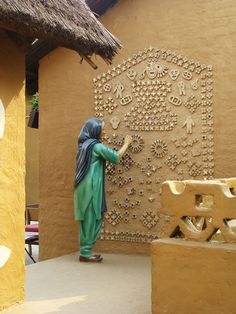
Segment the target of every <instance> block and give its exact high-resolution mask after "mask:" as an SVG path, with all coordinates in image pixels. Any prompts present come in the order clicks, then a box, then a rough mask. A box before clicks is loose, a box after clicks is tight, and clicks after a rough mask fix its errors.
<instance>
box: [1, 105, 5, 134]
mask: <svg viewBox="0 0 236 314" xmlns="http://www.w3.org/2000/svg"><path fill="white" fill-rule="evenodd" d="M4 127H5V109H4V106H3V103H2V101H1V99H0V138H3V134H4Z"/></svg>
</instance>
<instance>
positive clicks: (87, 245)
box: [74, 119, 132, 262]
mask: <svg viewBox="0 0 236 314" xmlns="http://www.w3.org/2000/svg"><path fill="white" fill-rule="evenodd" d="M103 127H104V122H103V121H102V120H99V119H89V120H88V121H87V122H86V123H85V124H84V126H83V128H82V130H81V132H80V135H79V139H78V153H77V157H76V173H75V191H74V204H75V219H76V220H79V234H80V240H79V242H80V257H79V260H80V261H81V262H101V261H102V257H101V256H100V255H93V254H92V248H93V246H94V244H95V242H96V240H97V239H98V237H99V235H100V232H101V228H102V224H103V216H104V212H105V211H106V210H107V208H106V199H105V189H104V188H105V163H106V160H107V161H109V162H111V163H114V164H116V163H118V162H119V160H120V158H121V157H122V156H123V155H124V153H125V152H126V150H127V148H128V146H129V144H130V143H131V142H132V137H131V136H130V135H127V136H126V138H125V141H124V145H123V146H122V147H121V149H120V150H119V151H118V152H117V151H116V150H114V149H111V148H109V147H107V146H106V145H104V144H102V143H101V142H100V139H101V135H102V129H103Z"/></svg>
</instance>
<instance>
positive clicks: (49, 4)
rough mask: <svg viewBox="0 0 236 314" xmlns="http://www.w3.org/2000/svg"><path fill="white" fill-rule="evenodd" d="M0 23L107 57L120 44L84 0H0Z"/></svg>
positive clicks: (110, 58)
mask: <svg viewBox="0 0 236 314" xmlns="http://www.w3.org/2000/svg"><path fill="white" fill-rule="evenodd" d="M0 27H2V28H5V29H8V30H12V31H15V32H18V33H21V34H23V35H25V36H30V37H34V38H39V39H43V40H45V41H50V42H52V43H55V44H57V45H59V46H63V47H67V48H70V49H73V50H75V51H77V52H79V53H80V54H82V55H84V56H87V57H88V56H91V55H92V54H93V53H95V54H98V55H100V56H101V57H102V58H103V59H105V60H107V61H111V60H112V57H113V56H114V55H115V53H116V52H117V49H118V48H120V47H121V45H120V42H119V40H118V39H116V38H115V37H114V36H113V35H112V34H111V33H110V32H109V31H108V30H107V29H106V28H105V27H104V26H103V25H102V24H101V23H100V22H99V21H98V20H97V18H96V17H95V16H94V14H93V13H92V12H91V11H90V9H89V8H88V6H87V5H86V3H85V2H84V0H24V1H22V0H10V1H9V0H1V1H0Z"/></svg>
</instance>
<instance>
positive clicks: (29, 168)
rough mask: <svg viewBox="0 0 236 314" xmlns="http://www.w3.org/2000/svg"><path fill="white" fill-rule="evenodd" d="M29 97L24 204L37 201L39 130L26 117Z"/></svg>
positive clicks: (29, 109)
mask: <svg viewBox="0 0 236 314" xmlns="http://www.w3.org/2000/svg"><path fill="white" fill-rule="evenodd" d="M29 101H30V97H29V96H28V99H27V101H26V104H27V106H26V117H27V118H26V133H25V140H26V146H25V149H26V155H25V157H26V177H25V192H26V195H25V197H26V204H35V203H39V130H38V129H34V128H29V127H28V126H27V124H28V117H29V114H30V111H31V106H30V105H29Z"/></svg>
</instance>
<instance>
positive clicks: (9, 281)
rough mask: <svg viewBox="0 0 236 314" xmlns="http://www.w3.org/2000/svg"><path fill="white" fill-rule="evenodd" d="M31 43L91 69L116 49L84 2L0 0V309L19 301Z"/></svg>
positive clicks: (116, 45)
mask: <svg viewBox="0 0 236 314" xmlns="http://www.w3.org/2000/svg"><path fill="white" fill-rule="evenodd" d="M35 39H38V40H45V41H47V42H50V43H53V44H55V45H57V46H63V47H66V48H69V49H72V50H74V51H76V52H78V53H79V54H80V55H81V57H82V58H84V59H86V60H87V61H88V62H89V63H90V64H92V65H93V63H92V61H91V60H90V58H91V56H92V55H93V54H96V55H99V56H101V58H103V59H104V60H105V61H106V62H111V60H112V58H113V56H114V55H115V53H116V52H117V49H118V48H119V47H120V42H119V41H118V40H117V39H116V38H115V37H114V36H113V35H112V34H111V33H109V31H108V30H106V28H105V27H104V26H103V25H102V24H101V23H100V22H99V21H98V20H97V18H96V17H95V16H94V14H93V13H92V12H91V11H90V9H89V8H88V6H87V5H86V4H85V2H84V1H79V0H76V1H75V0H63V1H62V0H54V1H52V0H49V1H43V0H40V1H33V0H32V1H16V0H12V1H10V2H9V1H6V0H2V1H1V2H0V42H1V45H0V130H1V132H0V151H1V154H0V185H1V189H0V230H1V231H0V282H1V285H0V310H2V309H5V308H7V307H9V306H10V305H12V304H14V303H17V302H22V301H23V299H24V212H25V183H24V178H25V52H26V51H28V50H29V49H30V48H31V46H32V43H33V42H34V41H35ZM76 56H77V55H76ZM77 57H78V56H77ZM80 59H81V58H80V57H79V58H78V61H79V60H80Z"/></svg>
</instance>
